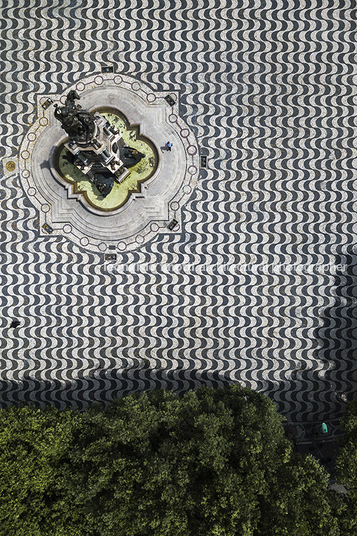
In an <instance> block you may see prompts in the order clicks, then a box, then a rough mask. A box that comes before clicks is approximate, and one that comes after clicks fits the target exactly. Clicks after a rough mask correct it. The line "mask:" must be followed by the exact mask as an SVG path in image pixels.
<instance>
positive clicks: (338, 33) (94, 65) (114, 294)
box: [0, 0, 357, 422]
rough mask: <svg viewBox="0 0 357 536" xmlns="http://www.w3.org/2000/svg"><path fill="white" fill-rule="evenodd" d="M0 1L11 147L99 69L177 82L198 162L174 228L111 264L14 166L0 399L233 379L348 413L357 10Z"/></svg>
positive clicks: (236, 3) (304, 409) (56, 399)
mask: <svg viewBox="0 0 357 536" xmlns="http://www.w3.org/2000/svg"><path fill="white" fill-rule="evenodd" d="M18 4H19V5H18ZM46 4H47V5H46ZM2 6H3V7H2V8H1V18H0V27H1V54H0V58H1V63H0V66H1V78H0V88H1V92H0V93H1V97H0V125H1V139H0V142H1V143H0V145H1V147H0V156H1V158H4V157H6V158H9V157H11V158H13V160H14V161H15V162H16V157H17V155H18V149H19V146H20V144H21V141H22V139H23V136H24V134H25V133H26V132H27V129H29V127H30V125H31V124H32V122H33V121H34V119H35V117H36V108H35V103H36V96H37V95H39V94H46V95H47V94H49V93H63V92H64V91H66V88H67V87H68V86H69V85H71V84H72V83H74V82H76V81H78V80H80V79H81V78H83V77H85V76H88V75H90V74H93V73H95V72H98V73H99V72H101V67H102V65H104V64H105V65H114V69H115V71H116V72H118V73H119V72H122V73H126V74H130V75H131V76H133V77H135V78H136V79H137V80H139V81H140V80H142V81H144V82H146V83H147V84H149V85H151V87H152V88H153V89H154V90H159V91H170V89H178V88H179V89H180V102H181V110H180V113H181V115H182V117H184V118H185V121H187V123H188V124H189V125H190V127H191V128H192V129H193V131H194V133H195V135H196V136H197V140H198V143H199V145H200V150H201V154H202V155H206V156H207V168H203V169H202V172H201V176H200V180H199V184H198V186H197V187H196V189H195V191H194V193H193V194H192V198H191V200H190V201H189V203H187V204H186V206H185V208H184V209H183V214H182V217H183V229H182V233H181V234H171V233H170V231H169V230H167V232H164V233H161V234H158V235H157V236H156V237H155V238H154V239H153V240H152V241H151V242H149V243H148V244H146V245H143V246H141V247H138V249H137V250H135V251H132V252H130V253H127V254H120V252H117V253H118V261H119V262H120V263H121V264H122V265H125V266H129V267H131V268H132V269H128V270H127V272H125V273H116V271H114V272H112V273H110V272H108V270H107V265H106V263H105V261H104V257H103V256H102V255H100V254H97V253H91V252H90V251H88V250H86V249H83V248H81V247H79V246H78V245H76V244H74V243H73V242H71V241H70V240H68V238H66V236H63V237H60V236H51V235H50V234H49V235H48V237H43V236H40V233H39V224H38V214H37V211H36V209H35V208H34V207H33V206H32V205H31V203H30V201H29V200H28V199H27V197H26V196H25V194H24V192H23V191H22V189H21V186H20V181H19V176H18V173H17V172H16V171H15V172H13V173H11V170H10V172H9V170H7V171H6V169H5V166H4V170H3V172H2V174H1V188H0V197H1V199H0V201H1V290H0V292H1V324H0V325H1V330H2V337H1V395H0V397H1V399H0V403H1V405H2V406H6V405H10V404H12V403H13V402H14V401H25V400H31V401H33V402H37V403H46V402H47V403H55V404H57V405H58V406H60V407H63V406H64V405H66V404H71V405H73V406H74V407H80V408H82V407H85V406H86V404H87V403H88V402H89V401H101V400H102V401H108V400H111V399H112V397H113V396H116V395H118V394H121V393H123V392H127V391H128V390H132V389H136V390H142V389H148V388H153V387H155V386H161V387H168V388H171V389H174V390H176V391H181V392H182V391H184V390H186V389H188V388H189V387H192V386H198V385H199V384H200V383H202V382H205V383H208V384H209V385H220V384H224V383H234V382H241V383H242V384H244V385H247V386H250V387H252V388H254V389H258V390H259V391H261V392H265V393H267V394H268V395H269V396H270V397H272V398H273V399H274V400H275V401H276V403H277V405H278V408H279V410H281V411H282V412H283V413H284V414H285V415H286V416H287V417H288V418H289V419H292V420H297V421H300V422H304V421H312V420H321V419H326V418H330V419H332V418H335V417H338V415H339V414H340V413H341V411H342V410H343V406H344V402H343V400H344V399H345V397H347V399H349V398H353V397H354V396H355V390H356V381H357V368H356V346H357V343H356V341H357V329H356V327H357V324H356V303H357V302H356V297H357V287H356V280H357V266H356V264H357V249H356V244H355V242H356V230H357V228H356V223H357V217H356V208H357V194H356V189H357V182H356V180H357V179H356V172H355V169H356V155H357V153H356V146H357V142H356V118H355V112H356V93H357V92H356V14H357V12H356V5H355V2H354V1H353V0H343V1H342V0H320V1H318V2H311V1H310V0H233V2H231V1H228V0H222V1H220V2H215V1H214V0H200V1H198V2H196V1H193V0H183V1H182V2H178V3H177V2H172V1H171V0H130V1H129V0H120V1H118V2H116V1H114V0H95V1H94V0H86V1H85V2H80V1H79V0H51V2H49V1H47V2H46V0H20V1H19V2H12V1H11V0H4V1H3V3H2ZM316 6H318V7H316ZM144 264H150V266H151V268H150V269H143V268H142V266H143V265H144ZM134 265H135V267H134ZM136 265H139V268H138V267H137V266H136ZM157 265H160V267H158V266H157ZM161 265H170V266H171V267H174V268H172V269H170V270H162V269H161ZM182 265H186V267H188V266H189V267H190V268H186V269H182V268H178V267H179V266H181V267H182ZM202 266H205V267H206V268H205V269H200V267H201V268H202ZM227 267H228V268H227ZM232 267H233V268H232ZM15 318H16V319H18V320H19V321H20V326H19V327H18V328H10V324H11V322H12V320H13V319H15Z"/></svg>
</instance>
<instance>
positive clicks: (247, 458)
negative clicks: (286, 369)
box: [0, 386, 354, 536]
mask: <svg viewBox="0 0 357 536" xmlns="http://www.w3.org/2000/svg"><path fill="white" fill-rule="evenodd" d="M281 423H282V418H281V417H280V416H279V415H278V414H277V412H276V410H275V407H274V404H273V403H272V402H271V401H270V400H269V399H268V398H267V397H265V396H262V395H260V394H258V393H254V392H252V391H250V390H248V389H243V388H241V387H239V386H234V387H233V386H232V387H229V388H226V389H218V390H213V389H207V388H201V389H200V390H198V391H190V392H188V393H187V394H186V395H185V396H183V397H182V398H179V397H177V396H175V395H174V394H173V393H169V392H166V391H162V390H157V391H151V392H149V393H146V394H143V395H141V396H139V395H133V396H126V397H124V398H122V399H118V400H116V401H114V402H113V403H112V404H111V405H110V406H109V407H108V408H107V409H106V410H105V409H104V408H103V407H102V406H99V405H96V406H93V407H91V408H90V409H89V410H88V411H86V412H83V413H73V412H71V411H64V412H58V411H56V410H54V409H51V408H49V409H47V410H45V411H41V410H38V409H35V408H30V407H23V408H10V409H6V410H1V411H0V501H1V502H0V536H1V535H2V534H4V535H5V534H16V535H17V534H24V535H25V534H26V535H27V534H31V536H32V535H37V534H38V535H47V534H51V535H52V534H53V535H55V536H57V535H58V536H62V534H63V535H66V536H68V535H70V536H71V535H75V536H82V535H83V536H98V535H99V536H102V535H103V536H121V535H123V536H144V535H145V536H147V535H153V536H166V535H167V536H169V535H170V536H171V535H172V534H175V535H178V536H181V535H182V536H189V535H194V536H201V535H202V536H216V535H224V536H237V535H244V536H248V535H251V536H284V535H287V536H294V535H296V536H302V535H303V536H309V535H311V536H319V535H321V536H322V535H323V536H339V535H340V534H341V536H342V534H343V533H342V532H341V533H340V532H339V528H338V523H337V517H338V516H340V518H341V516H342V514H343V515H344V516H345V517H344V519H346V515H347V514H346V508H347V507H346V505H345V503H341V501H339V500H337V499H336V500H334V501H332V500H331V497H330V495H329V493H328V491H327V486H328V475H327V474H326V473H325V471H324V470H323V469H322V468H321V467H320V466H319V465H318V463H317V462H316V461H315V460H314V459H313V458H312V457H307V458H301V457H299V456H297V455H296V454H295V453H294V452H293V449H292V446H291V444H290V442H289V441H288V440H287V439H286V438H285V436H284V432H283V428H282V425H281ZM352 429H353V430H354V428H353V427H352ZM353 433H354V432H353ZM346 526H347V525H346ZM343 536H344V535H343Z"/></svg>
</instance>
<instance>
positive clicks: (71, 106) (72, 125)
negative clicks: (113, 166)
mask: <svg viewBox="0 0 357 536" xmlns="http://www.w3.org/2000/svg"><path fill="white" fill-rule="evenodd" d="M79 98H80V97H79V95H78V93H77V92H76V91H74V90H72V91H70V92H69V93H68V95H67V99H66V102H65V105H64V106H63V107H61V108H60V107H59V106H58V104H55V114H54V115H55V118H56V119H58V121H60V123H61V124H62V128H63V129H64V130H65V131H66V132H67V134H68V135H69V137H70V138H74V139H78V138H79V140H81V139H82V140H84V139H85V141H89V139H90V138H91V137H92V136H93V134H94V132H95V122H94V114H93V113H92V112H87V111H85V110H82V107H81V106H80V105H79V104H78V105H76V104H75V100H79Z"/></svg>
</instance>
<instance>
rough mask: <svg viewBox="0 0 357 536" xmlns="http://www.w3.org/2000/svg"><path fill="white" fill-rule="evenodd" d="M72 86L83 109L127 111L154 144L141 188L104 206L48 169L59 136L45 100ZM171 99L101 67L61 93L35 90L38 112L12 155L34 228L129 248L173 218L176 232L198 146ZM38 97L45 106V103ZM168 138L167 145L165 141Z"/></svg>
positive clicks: (89, 244) (86, 243)
mask: <svg viewBox="0 0 357 536" xmlns="http://www.w3.org/2000/svg"><path fill="white" fill-rule="evenodd" d="M71 89H75V90H76V91H77V92H78V93H79V94H80V97H81V101H80V103H81V105H82V107H83V108H84V109H88V110H95V109H103V108H110V109H113V110H116V111H118V112H121V113H122V114H124V115H125V116H126V118H127V119H128V121H129V123H130V125H131V126H134V125H138V127H139V130H140V134H141V135H143V136H145V137H146V138H148V139H149V140H150V141H151V142H152V143H153V144H154V146H155V147H156V149H157V152H158V159H159V160H158V166H157V170H156V172H155V173H154V174H153V176H152V177H151V178H150V179H148V180H147V181H146V182H145V183H143V185H142V188H141V192H140V193H132V194H131V196H130V198H129V200H128V201H127V203H125V205H123V206H122V207H120V208H119V209H117V210H115V211H111V212H108V213H103V212H102V211H99V210H98V211H97V210H95V209H93V208H91V209H90V210H89V209H88V205H87V204H86V203H84V202H83V200H82V199H81V197H82V196H81V195H80V194H74V193H73V192H72V187H71V186H70V185H69V184H67V185H66V184H64V181H63V180H62V179H61V178H60V177H59V175H58V173H57V172H56V170H55V169H54V163H53V155H54V152H55V149H56V147H58V145H59V144H61V143H62V142H63V141H64V140H65V139H66V134H65V132H64V131H63V130H62V129H61V125H60V124H59V122H58V121H56V120H55V118H54V115H53V106H47V107H46V103H47V102H48V100H49V99H50V100H52V102H59V103H62V104H63V103H64V101H65V98H66V95H67V94H68V92H69V91H70V90H71ZM170 94H171V95H175V98H176V103H175V105H174V106H173V107H171V106H169V105H168V103H167V102H166V100H165V97H166V96H167V92H155V93H154V92H153V91H152V89H151V88H149V87H148V86H146V85H145V84H143V83H142V82H140V83H139V82H138V81H136V80H134V79H132V78H131V77H129V76H126V75H116V74H111V73H108V74H101V75H94V76H91V77H89V78H85V79H83V80H81V81H80V82H77V83H76V84H74V85H73V86H71V87H69V88H68V89H67V90H66V92H65V94H64V95H62V96H58V95H50V96H49V95H48V96H41V97H38V110H39V117H38V118H37V120H36V122H35V123H34V124H33V126H32V127H31V129H30V130H29V132H28V133H27V135H26V137H25V139H24V141H23V143H22V146H21V149H20V158H19V167H20V179H21V182H22V185H23V188H24V191H25V192H26V194H27V195H28V197H29V199H30V200H31V202H32V203H33V204H34V205H35V206H36V207H37V208H38V210H39V212H40V228H41V230H42V232H43V234H45V235H47V236H48V233H47V232H46V231H45V230H44V229H43V225H44V224H47V225H49V226H50V227H51V228H52V229H53V233H52V234H54V235H63V234H64V235H66V236H67V237H68V238H70V239H71V240H73V241H75V242H76V243H78V244H81V245H82V246H83V247H86V248H88V249H91V250H97V251H100V252H104V251H107V250H108V249H111V250H112V249H113V247H115V248H117V249H118V250H119V251H127V250H131V249H136V248H137V247H138V246H140V245H142V244H144V243H145V242H147V241H148V240H150V239H151V238H152V237H153V236H154V235H156V234H157V233H158V232H160V230H161V231H163V230H166V229H167V224H168V223H169V222H170V221H171V220H173V219H175V220H177V222H178V225H176V227H175V229H174V231H170V232H176V233H177V232H181V207H182V206H183V205H184V204H185V203H186V202H187V200H188V199H189V197H190V196H191V194H192V191H193V189H194V187H195V185H196V183H197V179H198V175H199V150H198V145H197V142H196V139H195V136H194V134H193V133H192V131H191V130H190V128H189V127H188V125H187V124H186V123H185V122H184V121H183V120H182V119H181V118H180V117H179V115H178V102H179V95H178V92H173V91H170ZM44 105H45V106H44ZM168 140H170V141H171V142H172V143H173V149H172V151H171V152H168V151H164V150H163V147H164V145H165V143H166V142H167V141H168Z"/></svg>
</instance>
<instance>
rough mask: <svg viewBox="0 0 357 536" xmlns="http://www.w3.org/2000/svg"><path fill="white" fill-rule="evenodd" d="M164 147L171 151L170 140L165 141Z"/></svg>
mask: <svg viewBox="0 0 357 536" xmlns="http://www.w3.org/2000/svg"><path fill="white" fill-rule="evenodd" d="M165 147H167V150H168V151H171V147H172V143H171V141H168V142H167V143H165Z"/></svg>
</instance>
